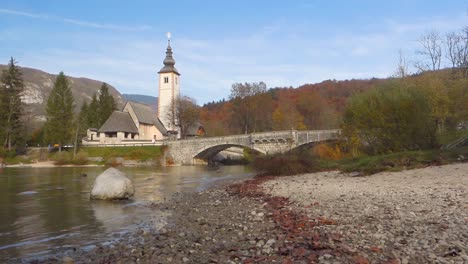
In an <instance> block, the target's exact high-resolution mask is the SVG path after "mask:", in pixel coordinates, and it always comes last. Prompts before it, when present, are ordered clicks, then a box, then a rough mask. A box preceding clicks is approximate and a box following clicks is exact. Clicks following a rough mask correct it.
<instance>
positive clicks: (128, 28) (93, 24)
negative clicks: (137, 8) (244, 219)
mask: <svg viewBox="0 0 468 264" xmlns="http://www.w3.org/2000/svg"><path fill="white" fill-rule="evenodd" d="M0 13H3V14H7V15H15V16H23V17H30V18H35V19H43V20H54V21H61V22H63V23H67V24H73V25H77V26H82V27H88V28H97V29H107V30H119V31H144V30H149V29H151V27H150V26H147V25H142V26H123V25H112V24H102V23H96V22H90V21H83V20H77V19H71V18H61V17H57V16H49V15H44V14H34V13H28V12H23V11H18V10H12V9H4V8H0Z"/></svg>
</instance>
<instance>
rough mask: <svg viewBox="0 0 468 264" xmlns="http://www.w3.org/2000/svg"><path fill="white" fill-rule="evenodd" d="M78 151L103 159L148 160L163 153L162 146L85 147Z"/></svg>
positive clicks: (156, 157) (159, 156)
mask: <svg viewBox="0 0 468 264" xmlns="http://www.w3.org/2000/svg"><path fill="white" fill-rule="evenodd" d="M80 151H83V152H84V153H86V155H87V156H88V157H102V158H103V159H104V160H110V159H113V158H117V157H122V158H124V159H128V160H138V161H148V160H155V159H159V158H161V157H162V156H163V154H164V148H163V147H160V146H144V147H86V148H81V149H80Z"/></svg>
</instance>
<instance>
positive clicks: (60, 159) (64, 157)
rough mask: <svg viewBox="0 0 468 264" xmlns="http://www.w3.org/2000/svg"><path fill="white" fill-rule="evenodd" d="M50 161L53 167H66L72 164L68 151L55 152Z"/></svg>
mask: <svg viewBox="0 0 468 264" xmlns="http://www.w3.org/2000/svg"><path fill="white" fill-rule="evenodd" d="M51 159H52V160H53V161H54V164H55V165H66V164H71V163H72V160H73V159H72V153H70V152H68V151H62V152H56V153H54V154H53V155H52V157H51Z"/></svg>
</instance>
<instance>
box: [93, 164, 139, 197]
mask: <svg viewBox="0 0 468 264" xmlns="http://www.w3.org/2000/svg"><path fill="white" fill-rule="evenodd" d="M134 193H135V189H134V187H133V184H132V181H131V180H130V179H129V178H128V177H127V176H126V175H125V173H123V172H121V171H119V170H118V169H115V168H109V169H107V170H105V171H104V172H103V173H101V175H99V176H98V177H97V178H96V180H95V182H94V186H93V190H92V191H91V196H90V198H91V199H98V200H114V199H128V198H130V197H132V196H133V194H134Z"/></svg>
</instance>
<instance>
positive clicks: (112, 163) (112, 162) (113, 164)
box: [106, 158, 122, 167]
mask: <svg viewBox="0 0 468 264" xmlns="http://www.w3.org/2000/svg"><path fill="white" fill-rule="evenodd" d="M120 165H122V161H121V159H119V158H110V159H108V160H106V166H108V167H119V166H120Z"/></svg>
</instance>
